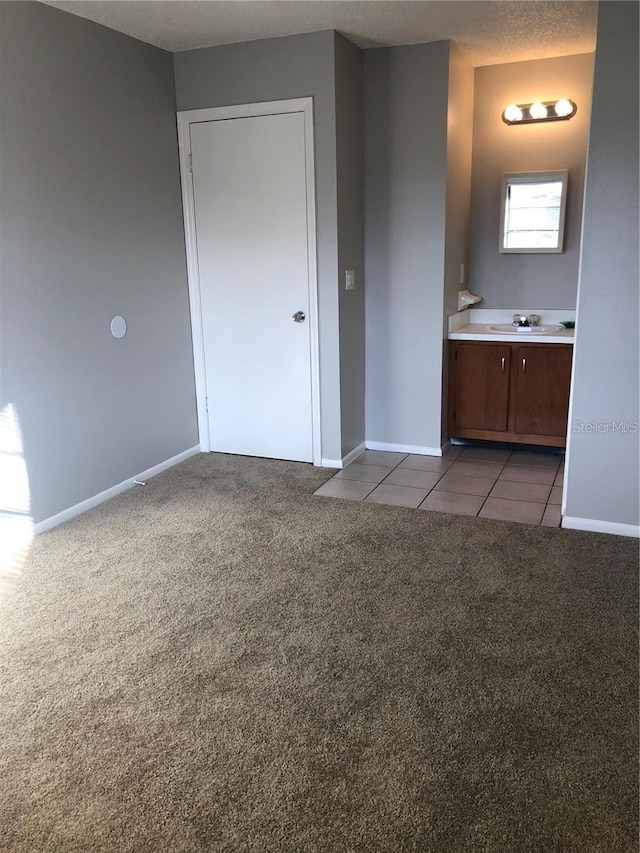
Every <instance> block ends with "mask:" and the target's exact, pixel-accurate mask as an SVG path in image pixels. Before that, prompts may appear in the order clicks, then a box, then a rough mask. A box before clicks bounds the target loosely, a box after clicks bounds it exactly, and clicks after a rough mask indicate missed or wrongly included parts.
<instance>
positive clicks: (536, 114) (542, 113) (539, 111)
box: [529, 101, 547, 119]
mask: <svg viewBox="0 0 640 853" xmlns="http://www.w3.org/2000/svg"><path fill="white" fill-rule="evenodd" d="M529 115H530V116H531V118H537V119H541V118H546V117H547V108H546V107H545V105H544V104H541V103H540V102H539V101H536V103H535V104H531V106H530V107H529Z"/></svg>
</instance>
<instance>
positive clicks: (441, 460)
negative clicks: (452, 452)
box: [398, 453, 455, 474]
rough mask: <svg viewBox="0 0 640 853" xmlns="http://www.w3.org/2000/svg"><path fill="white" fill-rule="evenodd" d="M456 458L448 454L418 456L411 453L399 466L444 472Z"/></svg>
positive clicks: (436, 472) (437, 472) (438, 472)
mask: <svg viewBox="0 0 640 853" xmlns="http://www.w3.org/2000/svg"><path fill="white" fill-rule="evenodd" d="M454 461H455V460H453V459H451V458H450V457H446V456H417V455H416V454H415V453H411V454H410V455H409V456H407V458H406V459H403V460H402V462H401V463H400V465H399V466H398V467H399V468H413V469H414V470H416V471H433V473H434V474H444V472H445V471H447V470H448V469H449V468H451V466H452V465H453V463H454Z"/></svg>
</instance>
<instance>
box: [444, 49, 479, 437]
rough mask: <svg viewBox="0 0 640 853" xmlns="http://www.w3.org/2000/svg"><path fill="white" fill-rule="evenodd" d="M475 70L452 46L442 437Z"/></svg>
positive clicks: (461, 260)
mask: <svg viewBox="0 0 640 853" xmlns="http://www.w3.org/2000/svg"><path fill="white" fill-rule="evenodd" d="M473 99H474V70H473V67H472V66H471V65H468V64H467V62H466V61H465V59H464V58H463V57H462V55H461V54H460V52H459V51H458V50H457V48H456V47H455V46H454V45H451V49H450V52H449V101H448V107H447V202H446V214H445V246H444V315H443V329H442V332H443V340H442V348H443V358H442V435H443V436H444V435H446V434H447V402H448V379H449V370H448V358H447V348H448V341H447V331H448V317H449V315H450V314H455V313H456V312H457V310H458V291H459V290H462V289H463V288H464V287H466V285H465V284H463V283H461V282H460V265H461V264H464V270H465V281H466V274H467V270H468V268H469V215H470V209H471V157H472V149H473V122H472V121H471V120H470V117H471V116H473Z"/></svg>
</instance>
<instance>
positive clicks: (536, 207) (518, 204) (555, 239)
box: [499, 171, 568, 254]
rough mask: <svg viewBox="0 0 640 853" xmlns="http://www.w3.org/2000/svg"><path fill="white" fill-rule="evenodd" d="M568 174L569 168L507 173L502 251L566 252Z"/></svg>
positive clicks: (503, 198)
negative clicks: (557, 170) (555, 170)
mask: <svg viewBox="0 0 640 853" xmlns="http://www.w3.org/2000/svg"><path fill="white" fill-rule="evenodd" d="M567 176H568V173H567V172H566V171H563V172H517V173H512V174H508V175H504V178H503V181H502V205H501V210H500V244H499V251H500V252H502V253H503V254H510V253H520V254H523V253H529V252H531V253H536V252H562V250H563V245H564V216H565V208H566V204H567Z"/></svg>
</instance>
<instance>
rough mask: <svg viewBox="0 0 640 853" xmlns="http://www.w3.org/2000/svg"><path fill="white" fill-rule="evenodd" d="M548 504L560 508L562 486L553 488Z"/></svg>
mask: <svg viewBox="0 0 640 853" xmlns="http://www.w3.org/2000/svg"><path fill="white" fill-rule="evenodd" d="M549 503H550V504H553V505H555V506H560V504H561V503H562V486H554V487H553V488H552V489H551V494H550V495H549Z"/></svg>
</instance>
